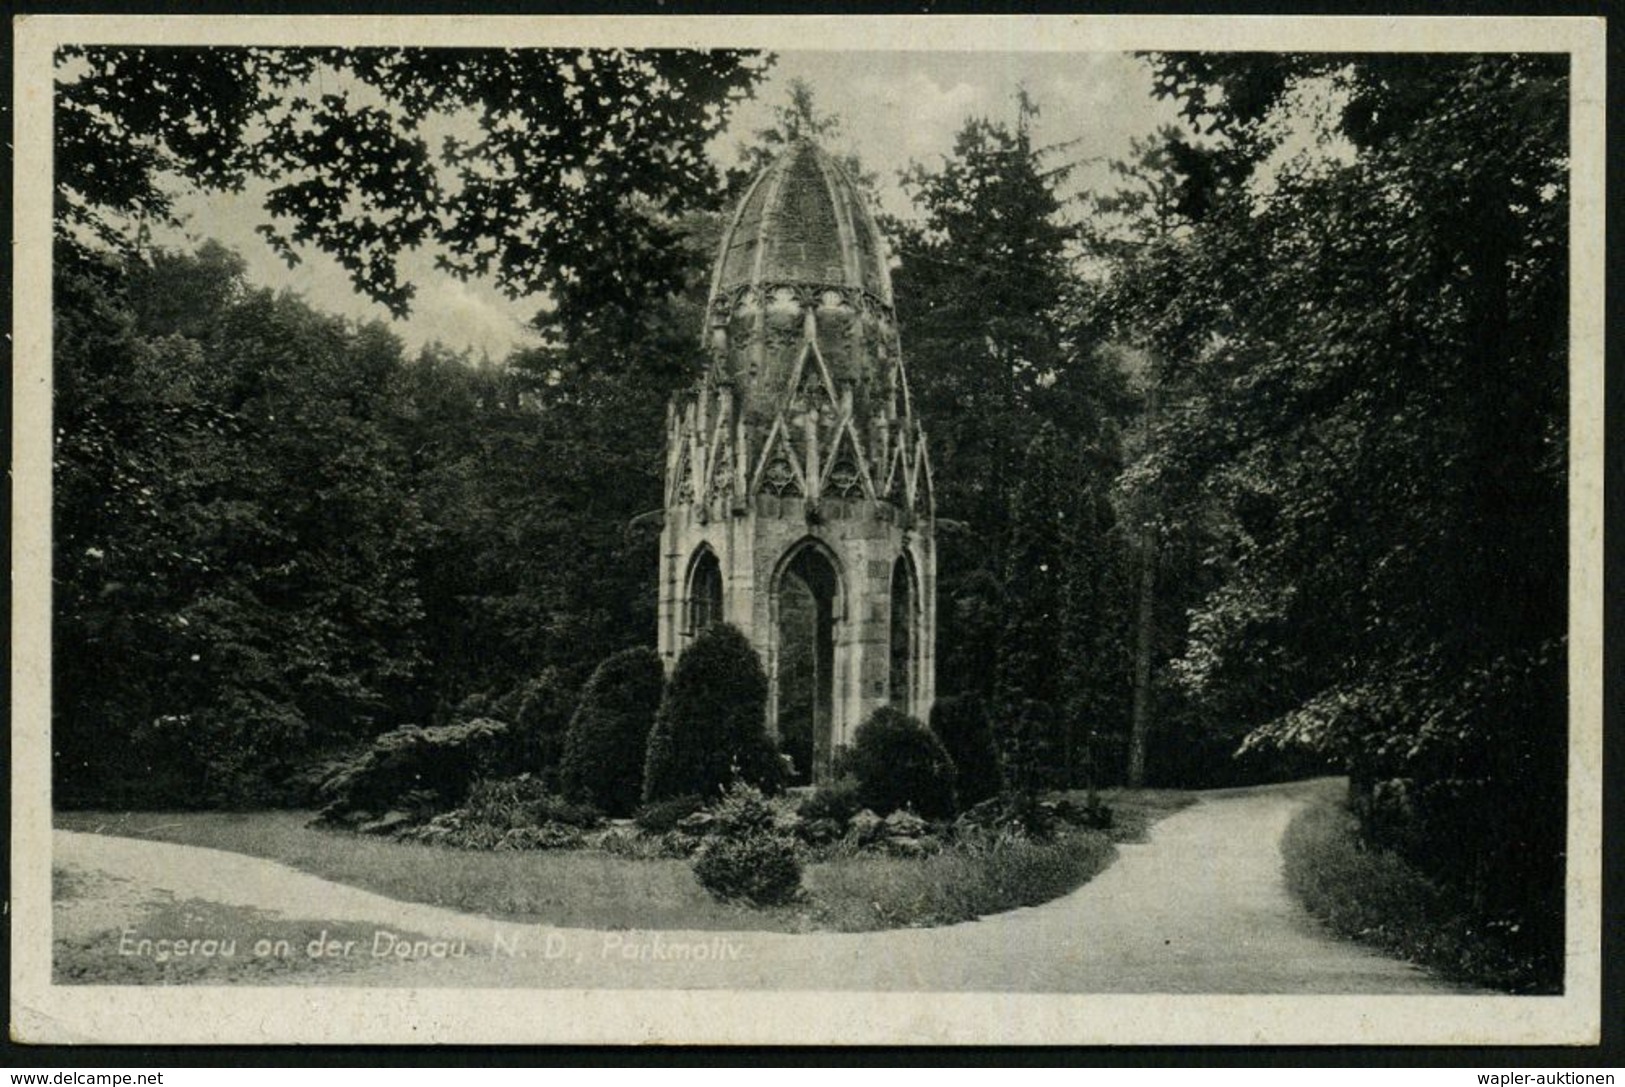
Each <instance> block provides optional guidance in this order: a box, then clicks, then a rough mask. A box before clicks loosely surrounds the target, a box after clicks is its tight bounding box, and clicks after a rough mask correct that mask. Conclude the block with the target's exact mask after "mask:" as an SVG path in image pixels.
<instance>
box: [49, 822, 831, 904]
mask: <svg viewBox="0 0 1625 1087" xmlns="http://www.w3.org/2000/svg"><path fill="white" fill-rule="evenodd" d="M309 818H310V815H309V813H301V812H285V811H279V812H242V813H237V812H181V813H176V812H163V813H144V814H120V815H105V814H96V813H91V812H70V813H65V814H61V815H58V817H57V826H59V827H62V828H63V829H65V830H83V831H99V832H100V833H104V834H119V835H124V836H127V837H140V838H150V839H153V840H157V841H164V842H175V843H178V844H181V845H196V846H206V847H208V848H210V849H224V850H227V851H229V852H232V853H244V854H247V855H248V856H251V857H264V858H266V859H267V860H273V861H278V862H280V863H282V864H286V865H288V866H289V867H290V868H297V869H299V870H300V871H302V872H309V873H311V874H312V875H316V876H321V877H322V878H323V879H330V880H333V881H334V882H336V883H344V884H348V885H350V886H352V887H361V888H364V889H365V890H369V891H375V892H377V893H378V894H382V895H387V896H388V897H390V898H398V899H401V900H403V901H407V902H422V903H426V904H428V905H431V906H444V907H446V908H447V909H454V910H461V911H463V912H466V913H477V914H482V915H484V916H487V917H494V918H497V919H499V920H503V921H517V922H533V923H546V924H553V925H561V926H564V927H567V928H576V927H579V928H599V929H622V928H640V929H678V928H682V929H724V930H726V929H768V930H773V931H794V930H796V929H798V928H803V927H806V926H805V923H804V922H803V921H802V920H801V919H800V918H798V917H797V916H796V915H795V914H794V913H793V912H790V911H769V910H751V909H747V908H745V907H741V906H729V905H724V904H723V903H720V902H717V901H715V900H714V899H712V898H711V896H710V895H708V894H706V893H705V891H704V890H703V889H702V888H701V887H700V885H699V884H698V883H697V882H695V880H694V875H693V873H692V872H691V871H690V870H689V865H688V862H687V861H683V860H671V859H651V860H629V859H626V858H622V857H612V856H610V855H609V854H607V853H600V852H596V851H592V850H556V851H547V852H535V853H532V852H501V853H486V852H477V851H472V850H460V849H441V848H437V847H434V846H426V845H416V844H412V843H407V842H395V841H389V840H387V839H381V838H368V837H361V836H358V835H354V834H348V833H343V832H339V831H327V830H317V829H313V828H311V827H307V826H306V825H305V823H306V822H307V821H308V820H309Z"/></svg>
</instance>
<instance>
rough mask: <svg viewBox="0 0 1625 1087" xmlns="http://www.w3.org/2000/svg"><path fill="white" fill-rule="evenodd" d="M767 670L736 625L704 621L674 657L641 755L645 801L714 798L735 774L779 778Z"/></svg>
mask: <svg viewBox="0 0 1625 1087" xmlns="http://www.w3.org/2000/svg"><path fill="white" fill-rule="evenodd" d="M766 714H767V676H766V675H765V674H764V673H763V672H762V663H761V661H760V660H758V659H757V656H756V650H755V649H753V648H751V644H750V642H749V641H747V640H746V638H745V636H744V635H743V634H741V633H740V632H739V630H738V629H737V628H736V627H733V626H730V625H728V624H726V623H719V624H717V625H716V626H712V627H707V628H706V629H705V630H704V631H702V632H701V633H700V635H699V636H698V637H696V638H695V639H694V641H693V643H692V644H691V645H690V646H689V647H688V649H687V650H686V651H685V652H684V653H683V655H682V656H681V657H679V658H678V660H677V667H676V668H675V669H674V670H673V672H672V676H671V682H670V683H668V684H667V685H666V694H665V697H664V698H663V699H662V700H661V703H660V711H659V713H657V714H656V715H655V726H654V729H653V730H652V731H651V732H650V733H649V747H648V751H647V756H646V759H645V761H644V775H643V799H644V800H645V802H648V801H655V800H664V799H667V798H668V797H674V796H684V795H686V794H690V793H692V794H695V795H698V796H702V797H707V798H714V797H716V796H717V795H718V794H719V793H720V792H721V791H722V789H723V788H724V787H726V786H727V785H728V784H729V783H730V782H731V781H732V780H733V779H734V777H735V771H736V769H737V776H738V777H739V778H741V779H743V780H744V781H747V782H749V783H751V784H753V785H758V786H761V787H763V788H767V789H771V788H773V787H776V785H777V783H778V781H779V778H780V769H779V760H778V753H777V750H776V748H775V747H774V745H773V742H772V740H771V739H770V738H769V737H768V736H767V733H766V731H765V729H764V723H765V721H766Z"/></svg>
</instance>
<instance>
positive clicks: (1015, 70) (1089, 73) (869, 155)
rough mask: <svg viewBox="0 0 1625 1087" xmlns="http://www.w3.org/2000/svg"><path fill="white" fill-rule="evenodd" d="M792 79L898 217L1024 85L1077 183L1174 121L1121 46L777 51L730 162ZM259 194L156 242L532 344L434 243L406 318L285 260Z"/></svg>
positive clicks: (308, 287)
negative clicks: (207, 246) (214, 251)
mask: <svg viewBox="0 0 1625 1087" xmlns="http://www.w3.org/2000/svg"><path fill="white" fill-rule="evenodd" d="M796 79H801V80H804V81H806V82H807V83H808V84H809V85H810V86H811V87H812V90H813V96H814V101H815V102H816V104H817V106H818V108H819V109H820V110H821V111H822V112H824V113H830V114H834V115H836V116H838V117H839V118H840V119H841V122H842V134H841V135H840V137H838V138H837V139H835V140H834V141H832V146H831V147H830V150H832V151H835V152H846V151H853V152H855V153H856V154H857V155H858V157H859V158H860V159H861V160H862V162H863V164H864V166H865V168H866V169H868V170H870V171H872V172H874V173H876V174H877V175H878V177H879V198H880V201H881V204H882V209H883V210H885V211H888V212H891V213H892V214H895V215H901V216H907V215H908V214H909V210H910V209H909V204H908V200H907V197H906V196H905V195H904V193H903V190H902V188H901V186H900V185H899V184H898V180H897V179H898V174H899V173H900V172H901V171H902V170H904V169H906V168H907V167H908V166H909V165H910V164H911V163H916V162H917V163H920V164H923V165H925V166H927V167H934V166H936V165H938V164H940V162H941V161H942V159H943V157H944V156H945V155H947V154H948V153H949V152H950V151H951V150H952V148H953V141H954V136H955V134H956V133H957V132H958V130H959V129H960V128H961V126H963V124H964V123H965V121H966V119H967V118H970V117H987V118H991V119H993V120H999V121H1004V122H1006V123H1010V124H1013V123H1014V121H1015V117H1016V94H1017V91H1018V89H1021V88H1025V89H1026V91H1027V92H1028V94H1029V95H1030V96H1031V97H1032V98H1033V99H1034V100H1035V101H1036V102H1037V104H1038V107H1039V110H1040V112H1039V116H1038V118H1037V120H1036V121H1035V122H1034V124H1033V136H1034V141H1035V143H1037V144H1038V145H1039V146H1049V145H1060V144H1070V146H1069V147H1067V148H1066V149H1065V151H1064V154H1065V155H1067V156H1068V157H1069V158H1071V159H1075V160H1077V161H1079V163H1080V166H1079V169H1078V172H1077V174H1076V175H1075V178H1074V183H1082V184H1087V183H1088V182H1089V181H1090V180H1091V179H1092V178H1103V177H1104V176H1105V170H1106V163H1107V162H1109V161H1110V160H1111V159H1114V158H1124V157H1126V156H1127V155H1128V153H1129V149H1130V141H1131V140H1133V139H1134V138H1136V137H1140V136H1144V135H1146V134H1148V133H1150V132H1152V131H1153V130H1155V129H1156V128H1157V127H1158V126H1159V125H1161V124H1165V123H1174V122H1175V121H1176V117H1175V115H1174V108H1173V106H1172V105H1171V104H1170V103H1168V102H1166V101H1159V100H1157V99H1156V98H1155V96H1154V95H1153V94H1152V82H1151V72H1150V68H1149V67H1148V66H1147V64H1146V62H1144V61H1142V60H1139V59H1137V58H1135V57H1133V56H1131V55H1128V54H1123V53H1055V52H1050V53H1015V52H996V51H992V52H988V51H977V52H951V53H950V52H937V53H932V52H907V53H904V52H850V51H846V52H835V51H819V52H812V51H808V52H781V53H779V54H778V61H777V63H776V64H775V65H774V66H773V67H772V68H771V69H770V70H769V72H768V74H767V76H766V77H765V78H764V79H763V80H762V81H761V82H760V83H759V84H758V85H757V89H756V97H755V99H754V100H752V101H748V102H745V103H743V104H741V105H740V106H738V107H737V108H736V109H735V110H734V112H733V114H732V116H731V118H730V123H729V125H728V128H727V129H726V130H725V131H724V132H723V133H722V134H721V135H719V136H718V138H717V139H716V140H715V141H714V142H713V144H712V146H711V151H712V154H713V155H714V156H715V157H716V158H717V160H718V161H719V162H720V163H721V164H722V165H724V166H727V165H731V164H732V163H733V162H735V161H736V160H737V157H738V148H739V146H740V144H741V143H742V142H748V141H749V140H750V138H751V134H752V133H754V132H755V131H756V130H758V129H760V128H763V127H766V126H767V125H769V124H770V123H771V121H772V116H773V110H774V107H776V106H779V105H782V104H783V103H784V102H786V101H787V99H788V93H789V87H790V84H791V82H792V81H793V80H796ZM263 193H264V189H263V187H262V188H258V189H255V188H250V189H248V190H247V191H245V192H243V193H241V194H237V195H232V194H210V195H207V196H203V195H197V194H187V195H185V196H183V197H182V198H181V199H180V200H178V201H177V207H178V209H179V210H180V212H181V213H182V215H183V216H185V223H184V226H183V228H182V230H181V231H180V232H170V233H168V234H161V235H160V236H159V237H158V240H159V241H160V242H162V243H164V244H170V245H186V244H195V242H197V241H201V240H202V239H204V238H211V237H212V238H215V239H217V240H219V241H221V242H223V243H224V244H225V245H227V246H229V247H231V248H233V249H235V250H237V251H238V252H239V253H241V254H242V256H243V258H244V259H245V260H246V261H247V263H248V270H249V271H248V274H249V277H250V279H251V280H252V281H254V282H255V283H257V284H260V285H264V286H269V287H273V288H277V289H282V288H288V289H291V290H294V291H296V292H298V293H300V294H302V295H303V296H304V297H305V298H306V300H307V301H309V302H310V303H311V304H312V305H314V306H316V307H317V308H319V309H322V310H325V311H327V312H330V313H336V314H340V315H342V316H345V317H349V318H352V319H355V320H359V321H371V320H381V321H385V322H386V323H388V324H389V325H390V326H391V328H392V329H393V330H394V332H395V333H396V334H397V335H399V336H400V337H401V339H402V340H403V341H404V342H405V344H406V346H407V348H408V350H409V351H414V352H415V351H416V350H417V349H418V348H420V347H421V346H423V345H425V344H427V343H430V342H439V343H441V344H444V345H445V346H447V347H450V348H452V349H454V350H463V349H467V350H469V351H471V352H472V353H473V354H474V356H475V357H476V358H478V357H480V356H481V355H482V354H485V355H489V356H490V357H492V358H500V357H502V356H503V355H505V354H507V352H508V351H510V350H511V349H513V348H514V347H516V346H521V345H523V344H525V343H527V342H530V341H531V339H532V335H531V333H530V332H529V330H528V328H527V322H528V320H529V318H530V317H531V315H532V314H534V313H535V312H536V310H537V309H538V308H540V306H541V304H542V302H543V300H542V299H541V298H534V297H533V298H528V299H517V300H514V299H508V298H505V297H504V296H503V295H502V294H501V292H499V291H497V290H496V289H495V288H494V287H493V286H492V285H490V284H489V283H484V282H479V281H470V282H463V281H460V280H458V279H456V278H454V277H452V276H449V275H447V274H445V273H443V272H441V271H439V270H437V269H436V268H435V267H434V257H433V254H432V252H430V251H427V250H422V251H418V252H415V253H411V254H407V255H405V256H404V257H403V259H402V265H401V266H402V271H403V272H404V273H405V275H406V277H407V278H408V279H409V280H410V281H411V282H413V283H416V284H417V287H418V294H417V297H416V298H415V299H414V301H413V305H412V313H411V315H410V316H409V317H407V318H406V319H404V320H398V321H395V320H391V318H390V316H389V314H388V312H387V311H386V310H385V309H384V308H383V307H382V306H380V305H378V304H376V303H373V302H371V301H369V300H367V299H365V298H363V297H361V296H359V295H357V294H356V293H355V291H354V290H353V289H352V288H351V286H350V282H349V277H348V276H347V275H346V273H345V272H344V271H343V270H342V269H341V268H339V266H338V265H337V263H336V262H334V261H333V260H332V259H331V258H330V257H327V256H325V255H324V254H321V253H318V252H316V251H314V250H301V255H302V258H303V259H302V260H301V262H300V263H299V264H298V265H297V266H295V267H294V268H291V269H290V268H288V267H287V266H286V265H285V264H284V263H283V261H282V259H281V258H280V257H278V256H277V255H276V254H275V253H273V252H272V251H271V249H270V247H269V246H268V245H267V244H266V243H265V241H264V240H263V239H262V238H260V237H259V236H258V235H257V234H255V233H254V225H255V224H256V223H258V222H260V221H262V219H263V213H262V211H261V210H260V201H261V200H262V199H263Z"/></svg>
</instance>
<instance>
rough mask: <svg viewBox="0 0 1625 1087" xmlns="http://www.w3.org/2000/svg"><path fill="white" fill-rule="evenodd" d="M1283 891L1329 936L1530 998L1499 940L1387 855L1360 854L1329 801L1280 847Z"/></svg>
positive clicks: (1304, 814)
mask: <svg viewBox="0 0 1625 1087" xmlns="http://www.w3.org/2000/svg"><path fill="white" fill-rule="evenodd" d="M1281 853H1282V856H1283V858H1284V860H1285V867H1286V879H1287V885H1288V886H1289V887H1290V888H1291V889H1292V892H1293V893H1294V894H1296V895H1297V896H1298V899H1299V900H1300V901H1301V902H1302V903H1303V904H1304V906H1305V907H1306V908H1307V909H1308V910H1309V912H1310V913H1312V914H1314V915H1315V916H1316V917H1318V918H1320V920H1322V921H1323V922H1325V923H1326V924H1327V925H1328V926H1329V927H1330V928H1331V929H1332V930H1333V931H1335V932H1337V933H1339V934H1340V935H1343V936H1347V937H1351V938H1353V939H1355V940H1358V941H1360V942H1361V943H1366V944H1370V945H1372V946H1374V947H1378V948H1381V949H1382V950H1384V951H1386V952H1388V953H1389V954H1392V955H1396V956H1398V957H1400V958H1403V959H1406V960H1407V961H1409V962H1414V963H1416V964H1418V965H1420V966H1425V967H1428V968H1430V969H1432V970H1435V971H1437V972H1438V973H1439V974H1441V975H1443V976H1445V977H1448V978H1451V979H1453V980H1456V981H1463V982H1468V983H1470V984H1474V985H1482V986H1485V987H1488V988H1494V989H1503V990H1507V991H1509V992H1533V991H1539V990H1538V989H1536V988H1535V984H1534V981H1533V978H1534V967H1533V965H1532V964H1531V963H1530V962H1528V961H1526V960H1525V959H1524V958H1522V957H1521V956H1520V955H1518V954H1517V953H1516V952H1515V951H1514V950H1513V949H1512V941H1510V940H1508V939H1507V937H1508V936H1510V935H1514V934H1515V933H1506V932H1503V931H1500V929H1499V928H1498V927H1497V926H1495V925H1493V924H1486V923H1485V922H1484V920H1483V919H1482V918H1479V917H1476V916H1474V914H1473V911H1472V910H1471V909H1470V908H1469V906H1468V904H1467V903H1465V902H1463V901H1461V900H1460V898H1459V897H1458V896H1455V895H1453V894H1451V893H1450V892H1449V891H1448V890H1447V889H1445V888H1442V887H1440V886H1439V885H1437V884H1436V883H1434V882H1433V881H1431V880H1429V879H1428V878H1427V877H1426V876H1425V875H1423V874H1422V873H1421V872H1419V871H1418V870H1417V869H1416V868H1414V867H1412V866H1411V865H1410V864H1408V863H1407V862H1406V861H1405V860H1404V859H1403V858H1401V857H1399V856H1397V855H1395V854H1394V853H1391V852H1388V851H1385V850H1379V849H1367V848H1366V847H1365V846H1364V845H1363V844H1362V843H1361V841H1360V839H1359V836H1358V833H1357V828H1356V826H1355V820H1354V816H1353V815H1352V814H1351V813H1350V812H1349V811H1348V810H1347V809H1346V808H1344V807H1343V805H1342V804H1340V803H1338V802H1337V801H1335V800H1331V799H1325V800H1317V801H1314V802H1311V803H1310V804H1309V805H1308V806H1307V807H1305V808H1304V809H1303V810H1302V811H1300V812H1298V814H1297V815H1296V816H1294V817H1293V819H1292V822H1291V823H1290V824H1289V825H1288V826H1287V830H1286V835H1285V836H1284V837H1283V838H1282V840H1281Z"/></svg>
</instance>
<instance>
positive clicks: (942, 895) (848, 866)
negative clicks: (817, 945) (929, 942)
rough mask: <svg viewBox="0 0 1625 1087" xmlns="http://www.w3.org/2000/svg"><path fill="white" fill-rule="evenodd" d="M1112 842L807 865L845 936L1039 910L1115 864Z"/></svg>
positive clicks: (1086, 839) (825, 918)
mask: <svg viewBox="0 0 1625 1087" xmlns="http://www.w3.org/2000/svg"><path fill="white" fill-rule="evenodd" d="M1116 853H1117V849H1116V847H1115V846H1114V845H1113V844H1112V841H1111V838H1110V837H1109V836H1107V835H1106V834H1103V833H1100V832H1098V831H1074V832H1071V833H1067V834H1064V835H1062V836H1060V837H1058V838H1056V839H1055V840H1054V841H1051V842H1034V841H1025V840H1004V841H999V842H996V843H994V844H990V845H986V846H970V847H959V848H955V849H948V850H944V851H943V852H941V853H938V854H936V855H934V856H930V857H923V858H918V859H914V858H909V859H904V858H897V857H885V856H874V855H869V854H858V855H855V856H851V857H842V858H839V859H837V860H832V861H829V862H827V863H824V864H815V865H812V866H810V867H809V868H808V870H807V875H806V884H807V889H808V891H809V892H810V893H811V895H812V898H813V901H814V902H816V903H817V904H818V913H817V917H818V920H819V922H820V924H821V926H822V927H825V928H832V929H836V930H839V931H842V932H867V931H871V930H874V929H886V928H901V927H913V926H927V925H946V924H952V923H954V922H956V921H971V920H974V919H975V918H978V917H983V916H986V915H987V914H990V913H1000V912H1002V911H1004V910H1011V909H1015V908H1016V907H1018V906H1036V905H1038V904H1039V903H1041V902H1048V901H1049V900H1050V899H1052V898H1056V897H1058V896H1060V895H1063V894H1066V893H1067V892H1069V891H1072V890H1074V889H1076V888H1077V887H1079V886H1081V885H1082V884H1084V883H1087V882H1088V881H1089V879H1090V878H1091V877H1092V876H1094V875H1095V874H1096V873H1098V872H1100V871H1101V870H1102V869H1103V868H1105V867H1106V866H1107V865H1108V864H1110V863H1111V861H1112V857H1113V856H1115V855H1116Z"/></svg>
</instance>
